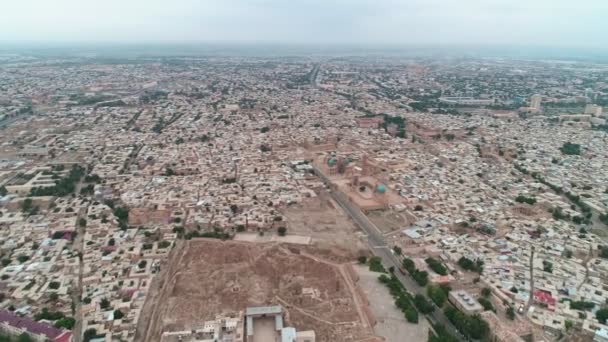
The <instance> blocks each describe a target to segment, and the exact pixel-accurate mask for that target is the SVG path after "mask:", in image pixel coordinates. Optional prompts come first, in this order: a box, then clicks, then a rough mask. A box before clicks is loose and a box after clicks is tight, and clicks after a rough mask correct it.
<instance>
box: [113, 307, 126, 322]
mask: <svg viewBox="0 0 608 342" xmlns="http://www.w3.org/2000/svg"><path fill="white" fill-rule="evenodd" d="M124 316H125V315H124V314H123V313H122V311H120V310H118V309H116V310H114V319H115V320H116V319H121V318H123V317H124Z"/></svg>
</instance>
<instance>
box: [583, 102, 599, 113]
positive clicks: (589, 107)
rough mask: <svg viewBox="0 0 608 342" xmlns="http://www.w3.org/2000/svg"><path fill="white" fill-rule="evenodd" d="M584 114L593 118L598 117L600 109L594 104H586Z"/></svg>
mask: <svg viewBox="0 0 608 342" xmlns="http://www.w3.org/2000/svg"><path fill="white" fill-rule="evenodd" d="M584 114H590V115H593V116H600V115H602V107H601V106H598V105H596V104H588V105H586V106H585V112H584Z"/></svg>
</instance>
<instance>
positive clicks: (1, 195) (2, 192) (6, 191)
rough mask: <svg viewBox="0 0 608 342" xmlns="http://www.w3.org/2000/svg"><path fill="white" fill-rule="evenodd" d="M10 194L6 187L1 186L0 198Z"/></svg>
mask: <svg viewBox="0 0 608 342" xmlns="http://www.w3.org/2000/svg"><path fill="white" fill-rule="evenodd" d="M7 194H8V190H6V187H5V186H0V197H4V196H6V195H7Z"/></svg>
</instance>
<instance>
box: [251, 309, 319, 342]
mask: <svg viewBox="0 0 608 342" xmlns="http://www.w3.org/2000/svg"><path fill="white" fill-rule="evenodd" d="M245 329H246V341H247V342H275V341H276V342H279V341H280V342H315V332H314V331H312V330H308V331H297V330H296V329H295V328H293V327H283V308H282V307H281V306H280V305H273V306H255V307H248V308H247V309H246V310H245Z"/></svg>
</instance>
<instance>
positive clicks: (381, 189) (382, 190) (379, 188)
mask: <svg viewBox="0 0 608 342" xmlns="http://www.w3.org/2000/svg"><path fill="white" fill-rule="evenodd" d="M376 192H377V193H379V194H383V193H385V192H386V187H385V186H384V184H379V185H378V186H377V187H376Z"/></svg>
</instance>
